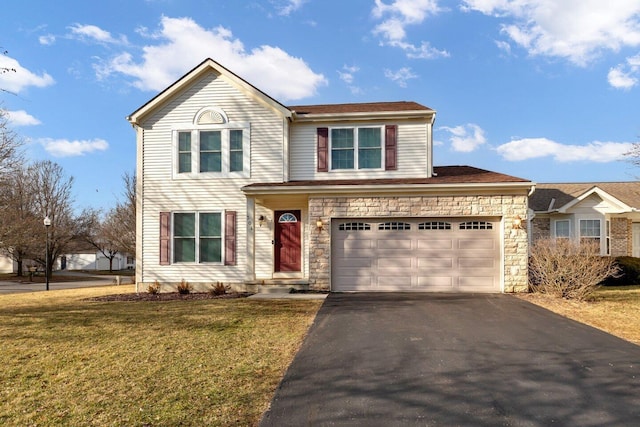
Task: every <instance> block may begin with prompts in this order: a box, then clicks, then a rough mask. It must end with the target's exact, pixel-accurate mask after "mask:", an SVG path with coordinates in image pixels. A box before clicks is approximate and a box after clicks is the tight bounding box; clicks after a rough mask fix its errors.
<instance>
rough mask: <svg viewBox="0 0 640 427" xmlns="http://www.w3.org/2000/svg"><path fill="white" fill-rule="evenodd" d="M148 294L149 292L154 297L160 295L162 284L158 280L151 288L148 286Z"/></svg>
mask: <svg viewBox="0 0 640 427" xmlns="http://www.w3.org/2000/svg"><path fill="white" fill-rule="evenodd" d="M147 292H149V293H150V294H152V295H155V294H159V293H160V283H158V281H157V280H156V281H155V282H153V283H151V284H150V285H149V286H147Z"/></svg>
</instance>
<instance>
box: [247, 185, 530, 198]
mask: <svg viewBox="0 0 640 427" xmlns="http://www.w3.org/2000/svg"><path fill="white" fill-rule="evenodd" d="M530 187H531V183H530V182H514V183H461V184H404V185H398V184H383V185H362V184H355V185H301V186H293V185H292V186H276V185H274V186H260V187H258V188H255V187H249V186H247V187H243V188H242V192H243V193H245V194H247V195H263V194H358V193H367V194H380V193H393V194H407V193H416V192H421V193H425V192H427V193H445V192H448V193H451V192H457V193H462V192H474V193H476V192H477V191H478V190H482V189H484V190H486V191H490V192H495V191H497V190H509V191H515V190H523V189H527V188H530Z"/></svg>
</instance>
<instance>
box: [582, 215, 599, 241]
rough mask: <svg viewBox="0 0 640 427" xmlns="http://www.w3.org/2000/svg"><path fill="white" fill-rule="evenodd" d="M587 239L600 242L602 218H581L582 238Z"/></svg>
mask: <svg viewBox="0 0 640 427" xmlns="http://www.w3.org/2000/svg"><path fill="white" fill-rule="evenodd" d="M587 239H589V240H592V241H594V242H597V243H600V220H599V219H581V220H580V240H583V241H586V240H587Z"/></svg>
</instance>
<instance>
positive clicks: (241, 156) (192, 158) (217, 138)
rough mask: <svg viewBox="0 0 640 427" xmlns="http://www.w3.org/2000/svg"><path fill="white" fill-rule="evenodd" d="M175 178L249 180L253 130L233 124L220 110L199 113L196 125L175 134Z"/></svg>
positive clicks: (246, 124) (186, 127)
mask: <svg viewBox="0 0 640 427" xmlns="http://www.w3.org/2000/svg"><path fill="white" fill-rule="evenodd" d="M173 138H174V153H175V160H174V177H176V178H184V177H189V178H198V177H206V176H209V175H214V174H215V175H216V176H219V177H230V178H231V177H248V176H249V175H250V173H249V172H250V171H249V169H250V157H249V153H250V128H249V124H248V123H244V122H243V123H233V122H229V121H228V119H227V116H226V114H224V112H223V111H222V110H219V109H203V110H201V111H199V112H198V113H197V114H196V116H195V118H194V120H193V124H191V125H185V126H179V127H178V128H177V129H175V130H174V137H173Z"/></svg>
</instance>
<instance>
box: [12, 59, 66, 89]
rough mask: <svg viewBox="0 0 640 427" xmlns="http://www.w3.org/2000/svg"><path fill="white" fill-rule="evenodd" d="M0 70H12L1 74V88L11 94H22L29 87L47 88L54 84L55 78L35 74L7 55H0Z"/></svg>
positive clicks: (43, 74)
mask: <svg viewBox="0 0 640 427" xmlns="http://www.w3.org/2000/svg"><path fill="white" fill-rule="evenodd" d="M0 68H8V69H9V70H10V71H7V72H5V73H1V74H0V88H2V89H3V90H6V91H9V92H15V93H20V92H22V90H24V89H25V88H27V87H29V86H35V87H46V86H50V85H52V84H53V83H54V80H53V77H51V76H50V75H49V74H47V73H42V74H41V75H37V74H34V73H32V72H31V71H29V70H27V69H26V68H24V67H23V66H22V65H20V63H19V62H18V61H17V60H15V59H13V58H11V57H9V56H6V55H0Z"/></svg>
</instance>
